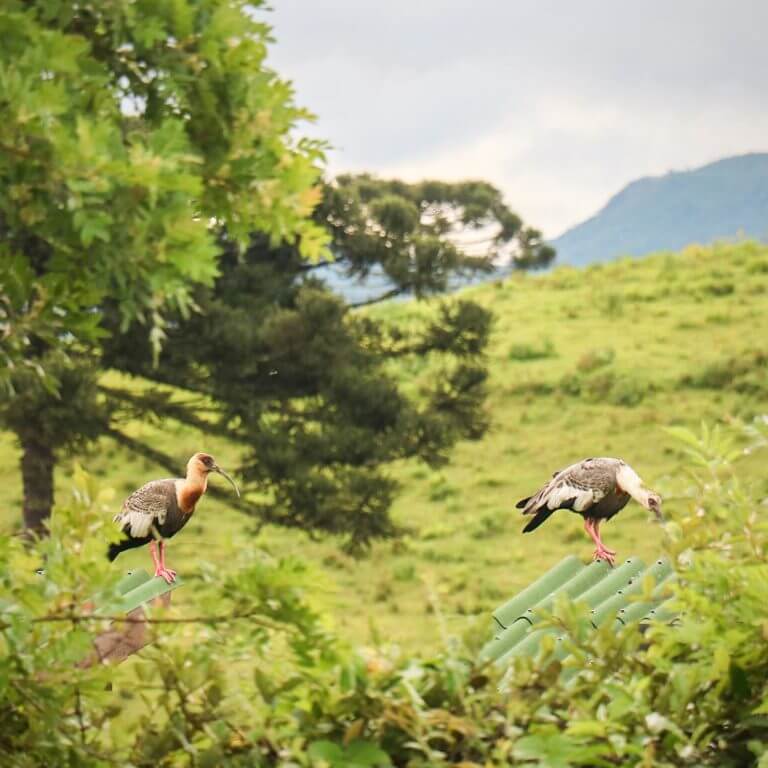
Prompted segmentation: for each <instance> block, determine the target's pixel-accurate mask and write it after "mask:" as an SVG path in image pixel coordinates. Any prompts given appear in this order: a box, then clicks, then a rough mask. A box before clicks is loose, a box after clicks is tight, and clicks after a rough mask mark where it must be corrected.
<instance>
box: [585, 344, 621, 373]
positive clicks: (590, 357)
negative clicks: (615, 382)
mask: <svg viewBox="0 0 768 768" xmlns="http://www.w3.org/2000/svg"><path fill="white" fill-rule="evenodd" d="M615 357H616V353H615V352H614V351H613V349H612V348H611V347H602V348H600V349H590V350H589V351H588V352H585V353H584V354H583V355H582V356H581V357H580V358H579V361H578V363H576V368H577V370H579V371H581V372H582V373H589V372H590V371H595V370H597V369H598V368H603V367H604V366H606V365H610V364H611V363H612V362H613V359H614V358H615Z"/></svg>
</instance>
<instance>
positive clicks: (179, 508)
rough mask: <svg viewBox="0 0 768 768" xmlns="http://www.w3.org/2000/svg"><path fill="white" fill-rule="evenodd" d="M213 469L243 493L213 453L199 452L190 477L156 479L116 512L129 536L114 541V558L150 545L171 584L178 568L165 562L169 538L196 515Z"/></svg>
mask: <svg viewBox="0 0 768 768" xmlns="http://www.w3.org/2000/svg"><path fill="white" fill-rule="evenodd" d="M211 472H216V473H217V474H219V475H222V476H223V477H225V478H226V479H227V480H229V482H230V483H231V484H232V487H233V488H234V489H235V492H236V493H237V495H238V496H239V495H240V490H239V489H238V487H237V484H236V483H235V481H234V480H233V479H232V478H231V477H230V476H229V475H228V474H227V473H226V472H225V471H224V470H223V469H222V468H221V467H220V466H218V465H217V464H216V462H215V461H214V459H213V456H210V455H209V454H207V453H196V454H195V455H194V456H193V457H192V458H191V459H190V460H189V461H188V462H187V475H186V477H183V478H169V479H167V480H152V481H150V482H149V483H147V484H146V485H142V486H141V488H139V489H138V490H137V491H134V492H133V493H132V494H131V495H130V496H129V497H128V498H127V499H126V500H125V502H123V508H122V510H121V511H120V512H119V513H118V514H117V515H115V517H114V521H115V522H116V523H117V524H118V525H119V527H120V530H121V531H122V533H123V534H124V537H125V538H123V539H122V540H121V541H119V542H117V543H115V544H110V546H109V551H108V553H107V555H108V557H109V559H110V561H112V560H114V559H115V558H116V557H117V556H118V555H119V554H120V553H121V552H125V550H127V549H135V548H136V547H143V546H144V545H145V544H149V553H150V555H151V556H152V563H153V565H154V567H155V576H160V577H161V578H163V579H165V580H166V581H167V582H168V583H169V584H170V583H171V582H172V581H173V580H174V579H175V578H176V571H173V570H171V569H170V568H167V567H166V565H165V539H170V538H171V537H173V536H175V535H176V534H177V533H178V532H179V531H180V530H181V529H182V528H183V527H184V526H185V525H186V524H187V522H188V521H189V519H190V518H191V517H192V513H193V512H194V511H195V505H196V504H197V502H198V501H199V500H200V497H201V496H202V495H203V494H204V493H205V492H206V490H207V489H208V475H210V474H211ZM158 549H159V554H158Z"/></svg>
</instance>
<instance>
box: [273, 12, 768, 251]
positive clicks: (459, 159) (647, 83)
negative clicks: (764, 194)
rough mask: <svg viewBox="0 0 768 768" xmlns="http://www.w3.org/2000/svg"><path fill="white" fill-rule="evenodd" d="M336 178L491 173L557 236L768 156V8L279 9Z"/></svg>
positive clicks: (282, 39) (284, 47) (288, 68)
mask: <svg viewBox="0 0 768 768" xmlns="http://www.w3.org/2000/svg"><path fill="white" fill-rule="evenodd" d="M271 22H272V23H273V24H274V27H275V35H276V37H277V40H278V42H277V43H276V45H275V46H274V48H273V56H272V61H273V65H274V66H275V68H276V69H277V70H278V71H279V72H280V73H281V74H284V75H286V76H288V77H290V78H291V79H292V80H293V81H294V83H295V86H296V89H297V93H298V99H299V102H300V103H302V104H303V105H306V106H307V107H309V108H310V109H312V110H313V111H315V112H316V113H317V114H318V115H319V119H318V123H317V125H316V126H314V127H313V129H312V132H313V133H314V135H319V136H322V137H324V138H327V139H328V140H330V142H331V143H332V144H333V145H334V146H335V148H336V149H335V150H334V152H333V153H332V154H331V169H332V170H335V171H338V170H363V169H365V170H369V171H374V172H377V173H380V174H382V175H389V174H392V175H400V176H404V177H406V178H420V177H423V176H427V175H428V176H439V177H442V178H463V177H467V176H471V177H482V178H487V179H488V180H490V181H492V182H494V183H496V184H497V185H498V186H500V187H501V188H502V189H503V190H504V192H505V194H506V195H507V196H508V199H509V202H510V204H511V205H512V207H513V208H515V209H516V210H518V211H519V212H520V213H521V214H522V215H523V216H524V217H525V219H526V220H527V221H529V222H530V223H531V224H533V225H534V226H538V227H540V228H542V229H543V230H544V231H545V233H546V234H547V235H549V236H555V235H556V234H558V233H559V231H560V230H562V229H563V228H565V227H566V226H569V225H572V224H574V223H576V222H578V221H579V220H581V219H583V218H584V217H586V216H588V215H591V214H592V213H594V212H595V210H596V209H597V208H598V207H600V206H601V205H602V204H603V203H605V202H606V201H607V199H608V197H609V196H610V195H611V194H613V193H615V192H616V191H618V189H619V188H621V187H622V186H623V185H624V184H625V183H627V182H628V181H631V180H632V179H634V178H636V177H638V176H641V175H648V174H658V173H663V172H665V171H667V170H669V169H671V168H676V169H679V168H683V167H693V166H696V165H699V164H702V163H705V162H708V161H710V160H713V159H716V158H717V157H721V156H725V155H728V154H738V153H742V152H747V151H757V150H768V131H766V128H768V104H766V102H765V99H764V94H765V92H766V89H767V87H768V47H766V46H765V45H764V43H763V40H762V34H763V33H762V30H764V29H765V28H766V26H768V4H766V3H763V2H747V1H746V0H741V1H738V0H732V2H729V3H725V2H709V1H707V0H677V2H675V3H674V4H673V3H668V2H660V0H647V1H646V2H645V3H643V4H633V5H632V6H630V5H629V4H626V3H612V4H609V3H605V2H602V0H582V2H580V3H566V2H563V1H562V0H558V1H557V2H555V0H538V1H537V2H534V1H533V0H516V2H508V0H476V2H475V3H473V4H472V5H471V6H470V5H468V4H466V3H465V2H452V0H410V2H404V1H403V0H391V2H389V3H387V4H374V3H367V2H359V0H358V2H352V0H347V1H342V0H328V1H327V2H324V3H311V4H310V3H306V2H302V1H301V0H283V1H282V2H279V3H278V5H277V7H276V10H275V13H274V14H273V15H272V18H271Z"/></svg>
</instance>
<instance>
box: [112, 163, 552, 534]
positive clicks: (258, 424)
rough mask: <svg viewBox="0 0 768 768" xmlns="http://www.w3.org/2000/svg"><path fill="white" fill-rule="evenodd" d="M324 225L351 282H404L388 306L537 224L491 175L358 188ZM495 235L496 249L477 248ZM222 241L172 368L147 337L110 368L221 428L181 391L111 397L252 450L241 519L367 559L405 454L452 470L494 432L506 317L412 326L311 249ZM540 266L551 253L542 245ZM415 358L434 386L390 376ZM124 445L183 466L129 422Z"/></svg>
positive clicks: (365, 183)
mask: <svg viewBox="0 0 768 768" xmlns="http://www.w3.org/2000/svg"><path fill="white" fill-rule="evenodd" d="M316 218H317V220H318V221H320V222H324V223H326V225H327V226H328V227H329V229H330V232H331V234H332V248H333V252H334V253H335V254H336V259H337V264H339V265H342V266H343V267H344V268H345V269H346V270H347V273H348V274H349V275H350V276H355V275H360V274H365V273H366V272H367V271H368V270H371V269H373V268H378V269H381V270H383V271H384V272H385V274H387V276H388V277H389V280H390V283H391V286H392V287H391V288H390V289H388V290H387V291H386V292H385V293H384V294H383V295H382V296H381V297H379V298H380V299H384V298H387V297H390V296H393V295H396V294H399V293H406V292H409V293H412V294H415V295H416V296H419V297H424V296H428V295H430V294H437V293H440V292H442V291H444V290H445V288H446V286H447V284H448V280H449V278H450V277H451V276H452V275H455V274H457V273H459V272H463V271H469V270H476V269H484V270H487V269H489V268H490V266H491V263H492V260H493V258H494V257H495V256H496V255H497V254H498V251H499V250H502V249H509V250H515V251H517V250H520V246H519V245H518V243H517V240H518V239H519V238H520V236H521V234H522V233H523V232H525V231H526V230H525V229H524V227H523V226H522V222H521V221H520V220H519V218H518V217H517V216H515V215H514V214H513V213H512V212H511V211H510V210H509V209H508V208H507V206H505V205H504V204H503V202H502V200H501V196H500V194H499V193H498V192H497V191H496V190H495V189H494V188H493V187H492V186H491V185H489V184H486V183H484V182H472V183H464V184H446V183H441V182H428V183H424V184H420V185H408V184H404V183H402V182H397V181H379V180H375V179H373V178H371V177H368V176H363V177H342V178H340V179H338V180H336V181H334V182H332V183H330V184H327V185H326V186H325V188H324V194H323V199H322V201H321V204H320V205H319V206H318V208H317V211H316ZM478 231H481V232H482V233H483V234H484V237H485V241H486V243H485V248H484V250H483V251H482V252H480V251H479V250H478V249H477V247H476V246H475V245H473V246H472V247H471V249H470V248H465V247H463V246H462V244H461V243H462V241H463V240H466V239H471V241H472V242H473V243H475V242H476V241H477V232H478ZM489 244H490V245H489ZM222 247H223V248H224V250H225V256H224V258H223V260H222V275H221V277H220V278H218V280H217V281H216V283H215V285H214V287H213V288H203V289H200V290H199V291H197V292H196V295H195V299H196V302H197V303H198V305H199V306H200V307H201V309H202V312H201V313H200V314H198V315H195V316H193V317H190V318H189V319H188V320H186V321H185V320H183V318H179V319H178V322H177V323H173V327H172V328H170V324H169V343H168V344H167V345H166V346H165V348H164V350H163V353H162V356H161V365H160V366H159V367H158V368H153V367H152V365H151V348H150V346H149V344H148V342H147V341H146V339H144V340H142V336H141V334H140V333H139V332H138V329H136V330H135V331H129V332H128V333H126V334H122V335H120V334H114V335H113V336H112V337H111V338H110V339H109V340H108V342H107V343H106V346H105V362H106V363H107V364H108V365H110V366H112V367H115V368H118V369H120V370H123V371H125V372H128V373H131V374H135V375H140V376H142V377H143V378H144V379H148V380H152V381H155V382H157V383H158V384H169V385H173V386H174V387H175V388H176V389H175V390H174V391H175V392H177V393H178V392H185V391H186V392H187V393H191V394H192V395H193V396H194V405H195V406H197V405H198V404H199V402H200V398H199V395H203V396H204V400H205V402H206V403H208V404H209V405H208V406H207V408H208V413H207V414H206V420H205V421H203V420H202V419H201V418H200V415H199V413H197V412H196V411H195V410H194V409H193V408H190V407H187V406H186V405H185V404H184V401H183V399H182V400H180V399H179V397H178V395H176V396H170V395H169V394H168V391H167V390H164V389H155V390H148V391H147V390H144V393H143V394H142V395H141V396H139V395H137V394H136V391H135V390H132V391H126V390H117V389H115V388H106V387H104V388H102V391H103V392H104V393H105V395H107V397H108V399H109V401H110V402H111V403H112V405H113V407H114V408H115V409H116V413H119V412H122V413H124V414H125V415H128V416H132V417H135V416H137V415H141V414H146V413H147V412H154V413H155V414H157V415H159V416H162V417H165V418H170V419H178V420H180V421H182V422H186V423H188V424H192V425H195V426H198V427H201V428H203V429H207V430H219V431H221V433H222V434H225V435H226V436H227V437H228V438H229V439H231V440H234V441H237V442H238V443H240V444H241V446H242V447H243V455H244V460H243V465H242V467H240V474H241V476H243V477H245V478H246V479H247V480H249V481H251V482H252V483H253V484H254V486H255V487H258V490H259V494H258V496H259V500H258V502H250V503H249V502H244V503H243V504H242V508H243V509H244V510H245V511H246V512H249V513H250V514H253V515H255V516H256V517H257V518H258V519H259V520H261V521H268V522H272V523H276V524H279V525H284V526H291V527H297V528H301V529H303V530H305V531H308V532H312V533H318V532H326V533H334V534H342V535H343V536H344V537H345V539H346V542H347V544H348V546H350V547H351V548H361V547H365V546H366V545H367V544H368V543H369V542H370V541H371V540H372V539H374V538H377V537H383V536H388V535H391V534H392V533H393V532H394V531H395V527H394V525H393V522H392V520H391V519H390V516H389V507H390V505H391V502H392V499H393V496H394V494H395V492H396V490H397V484H396V482H395V481H394V479H393V477H392V473H391V471H390V465H391V464H392V463H393V462H394V461H396V460H399V459H404V458H418V459H421V460H423V461H425V462H427V463H429V464H431V465H440V464H441V463H443V462H445V461H446V460H447V457H448V452H449V450H450V448H451V446H452V445H453V443H454V442H455V441H456V440H457V439H459V438H477V437H479V436H480V435H482V434H483V431H484V429H485V426H486V421H487V419H486V414H485V412H484V410H483V402H484V394H485V379H486V375H487V373H486V369H485V364H484V360H483V351H484V348H485V345H486V342H487V339H488V334H489V330H490V323H491V317H490V314H489V312H488V311H487V310H485V309H484V308H482V307H480V306H479V305H477V304H475V303H473V302H470V301H467V300H465V299H463V298H461V297H458V298H456V297H452V298H443V299H441V301H440V302H439V303H438V304H437V306H435V307H434V308H432V309H431V311H427V312H424V313H423V315H424V316H423V319H422V320H421V321H417V320H414V319H410V320H409V321H408V322H407V323H397V322H395V321H390V320H388V319H387V318H386V316H384V317H382V316H381V315H380V314H378V313H377V314H373V313H371V312H370V311H368V310H366V311H351V308H350V306H349V305H348V304H346V303H345V302H344V301H343V299H342V298H341V297H340V296H337V295H335V294H334V293H333V292H332V291H331V290H329V288H328V287H327V286H325V285H323V283H322V282H321V281H320V280H318V279H317V278H316V277H315V275H316V274H317V272H316V271H315V266H316V265H308V264H307V263H306V262H304V261H302V259H301V258H300V254H299V253H298V251H297V250H296V248H294V247H291V246H284V247H281V248H278V249H274V248H270V247H269V245H268V243H267V242H266V241H265V240H264V238H257V239H255V240H254V242H253V244H252V246H251V248H249V249H248V250H247V251H246V252H245V254H244V255H242V256H240V255H239V254H238V253H236V252H235V251H234V250H233V249H231V248H230V247H229V246H228V243H227V242H226V240H225V241H224V242H223V243H222ZM528 256H529V258H531V259H535V257H536V251H535V248H529V253H528ZM545 256H546V254H542V257H545ZM113 322H114V323H117V322H118V316H117V314H115V316H114V319H113ZM405 359H410V360H414V361H415V360H417V359H421V360H422V361H423V362H422V363H421V364H420V365H422V366H426V367H427V368H428V370H429V371H430V374H429V376H427V377H425V379H424V381H423V382H422V386H421V387H420V389H419V391H417V392H414V391H413V388H412V387H409V386H407V385H405V384H404V383H403V382H401V381H399V380H398V379H397V378H396V377H395V376H394V375H393V373H392V372H391V361H393V360H405ZM118 422H119V417H118V418H116V419H115V423H116V424H117V423H118ZM113 435H114V436H115V437H117V439H119V440H122V441H123V442H125V443H127V444H129V445H130V446H131V447H132V448H133V449H134V450H139V451H141V450H144V451H145V452H146V454H147V455H148V456H150V457H151V458H153V459H155V460H159V461H162V462H164V463H165V464H166V465H167V466H168V467H169V468H170V467H172V466H173V461H172V459H171V457H168V456H162V455H159V454H158V451H157V447H156V446H153V447H152V448H151V449H149V450H147V449H146V448H144V449H143V448H142V447H141V446H140V445H137V444H136V443H134V442H130V441H129V439H128V438H127V436H125V435H122V434H121V433H120V432H119V426H117V427H115V428H113Z"/></svg>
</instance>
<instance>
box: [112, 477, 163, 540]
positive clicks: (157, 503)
mask: <svg viewBox="0 0 768 768" xmlns="http://www.w3.org/2000/svg"><path fill="white" fill-rule="evenodd" d="M175 496H176V481H175V480H152V482H149V483H147V484H146V485H142V486H141V488H139V489H138V490H137V491H134V492H133V493H132V494H131V495H130V496H129V497H128V498H127V499H126V500H125V502H124V503H123V508H122V510H121V511H120V513H119V514H117V515H115V518H114V519H115V522H116V523H117V524H118V525H119V527H120V530H122V531H125V532H126V533H128V534H129V535H131V536H133V537H134V538H137V539H138V538H142V537H143V536H149V534H150V531H151V529H152V526H153V525H156V524H157V525H162V524H163V523H164V522H165V516H166V514H167V512H168V508H169V506H170V503H171V501H172V499H174V498H175Z"/></svg>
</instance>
